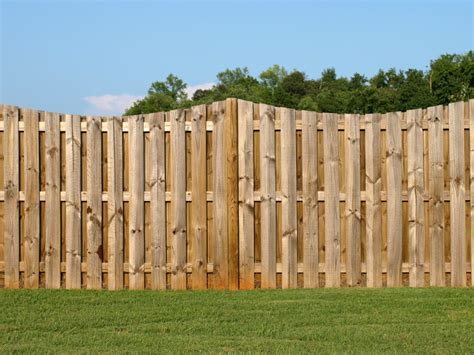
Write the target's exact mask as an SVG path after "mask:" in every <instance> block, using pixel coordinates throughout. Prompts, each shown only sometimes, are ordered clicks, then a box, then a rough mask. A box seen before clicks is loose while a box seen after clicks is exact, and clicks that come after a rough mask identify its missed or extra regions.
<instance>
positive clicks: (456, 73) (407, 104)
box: [125, 51, 474, 115]
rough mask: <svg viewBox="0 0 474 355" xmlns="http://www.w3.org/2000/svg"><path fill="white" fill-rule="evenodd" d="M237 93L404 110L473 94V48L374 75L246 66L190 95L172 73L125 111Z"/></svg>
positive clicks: (301, 105) (280, 102) (279, 102)
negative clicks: (311, 74)
mask: <svg viewBox="0 0 474 355" xmlns="http://www.w3.org/2000/svg"><path fill="white" fill-rule="evenodd" d="M228 97H235V98H239V99H243V100H249V101H253V102H261V103H266V104H270V105H275V106H284V107H290V108H296V109H302V110H313V111H323V112H335V113H361V114H362V113H371V112H381V113H384V112H390V111H405V110H409V109H412V108H420V107H421V108H424V107H428V106H432V105H439V104H444V105H445V104H447V103H449V102H453V101H461V100H468V99H470V98H474V52H473V51H469V52H467V53H465V54H444V55H441V56H440V57H439V58H437V59H435V60H433V61H431V63H430V66H429V69H428V70H427V71H422V70H418V69H407V70H398V71H397V70H396V69H395V68H391V69H389V70H386V71H385V70H382V69H381V70H379V71H378V72H377V74H375V75H374V76H373V77H371V78H367V77H365V76H364V75H362V74H359V73H355V74H354V75H352V77H351V78H346V77H343V76H338V75H337V73H336V70H335V69H334V68H328V69H325V70H323V72H322V73H321V76H320V77H319V78H318V79H311V78H308V77H307V75H306V74H305V73H303V72H301V71H298V70H293V71H291V72H288V71H287V70H286V69H285V68H284V67H281V66H279V65H273V66H271V67H270V68H268V69H266V70H264V71H263V72H261V73H260V75H259V76H258V78H256V77H253V76H252V75H251V74H250V72H249V70H248V69H247V68H235V69H226V70H225V71H223V72H220V73H218V74H217V84H216V85H215V86H214V87H212V88H211V89H208V90H197V91H196V92H195V93H194V95H193V97H191V98H188V97H187V95H186V83H185V82H184V81H183V80H181V79H179V78H178V77H176V76H174V75H172V74H170V75H169V76H168V77H167V78H166V80H165V81H164V82H160V81H156V82H154V83H152V85H151V87H150V89H149V90H148V94H147V96H145V97H144V98H143V99H142V100H139V101H137V102H135V103H134V104H133V105H132V107H130V108H129V109H128V110H127V111H126V113H125V114H127V115H133V114H139V113H150V112H158V111H168V110H172V109H176V108H182V107H189V106H192V105H198V104H203V103H211V102H214V101H219V100H224V99H226V98H228Z"/></svg>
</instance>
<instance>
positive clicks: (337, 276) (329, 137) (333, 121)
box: [323, 113, 341, 287]
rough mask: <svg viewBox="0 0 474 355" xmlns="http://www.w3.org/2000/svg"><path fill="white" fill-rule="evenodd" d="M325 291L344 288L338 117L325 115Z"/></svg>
mask: <svg viewBox="0 0 474 355" xmlns="http://www.w3.org/2000/svg"><path fill="white" fill-rule="evenodd" d="M323 139H324V196H325V200H324V202H325V206H324V209H325V248H326V249H325V251H326V260H325V266H326V267H325V272H326V287H339V286H340V285H341V231H340V211H339V139H338V127H337V115H335V114H330V113H324V114H323Z"/></svg>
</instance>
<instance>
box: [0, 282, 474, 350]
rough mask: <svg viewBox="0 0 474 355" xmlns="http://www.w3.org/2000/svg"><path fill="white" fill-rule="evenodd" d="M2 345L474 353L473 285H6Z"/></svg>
mask: <svg viewBox="0 0 474 355" xmlns="http://www.w3.org/2000/svg"><path fill="white" fill-rule="evenodd" d="M0 307H1V312H0V353H10V352H16V351H20V352H28V353H31V352H37V353H39V352H41V353H44V352H61V353H64V352H81V353H91V352H97V351H100V352H108V353H115V352H167V353H170V352H189V351H194V352H197V351H205V352H225V351H251V352H254V351H260V352H262V351H263V352H382V351H383V352H410V353H412V352H425V353H426V352H429V353H433V352H435V353H446V352H450V353H452V352H458V353H473V352H474V289H448V288H446V289H429V288H428V289H408V288H403V289H376V290H369V289H334V290H331V289H319V290H318V289H316V290H304V289H296V290H269V291H263V290H256V291H237V292H231V291H225V292H218V291H203V292H196V291H185V292H176V291H167V292H152V291H141V292H138V291H121V292H108V291H99V292H95V291H85V290H82V291H65V290H58V291H53V290H17V291H15V290H0Z"/></svg>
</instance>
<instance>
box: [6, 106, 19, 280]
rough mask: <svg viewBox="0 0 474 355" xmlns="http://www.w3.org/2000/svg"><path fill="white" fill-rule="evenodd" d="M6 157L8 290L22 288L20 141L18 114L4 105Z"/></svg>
mask: <svg viewBox="0 0 474 355" xmlns="http://www.w3.org/2000/svg"><path fill="white" fill-rule="evenodd" d="M2 112H3V122H4V134H3V157H4V159H5V160H4V170H5V171H4V175H3V178H4V185H3V186H4V188H5V203H4V220H5V222H4V223H5V227H4V236H3V238H4V239H3V243H4V255H5V261H4V262H5V268H4V270H5V271H4V273H5V287H6V288H19V287H20V211H19V205H20V204H19V197H20V196H19V189H20V148H19V146H20V142H19V133H18V126H19V112H18V108H17V107H14V106H3V110H2Z"/></svg>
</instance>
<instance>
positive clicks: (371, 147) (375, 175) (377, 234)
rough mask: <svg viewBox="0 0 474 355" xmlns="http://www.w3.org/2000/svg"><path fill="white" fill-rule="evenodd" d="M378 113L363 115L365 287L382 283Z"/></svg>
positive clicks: (380, 169) (379, 285)
mask: <svg viewBox="0 0 474 355" xmlns="http://www.w3.org/2000/svg"><path fill="white" fill-rule="evenodd" d="M381 148H382V146H381V139H380V115H379V114H368V115H365V159H366V178H365V188H366V224H365V225H366V238H367V287H382V209H381V197H380V191H381V185H382V166H381Z"/></svg>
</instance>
